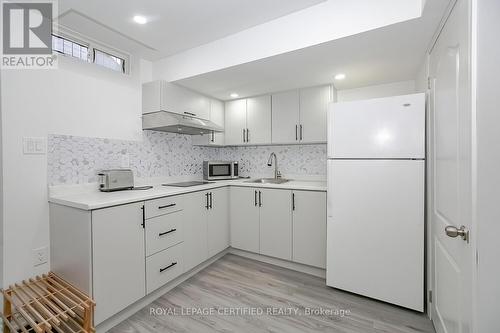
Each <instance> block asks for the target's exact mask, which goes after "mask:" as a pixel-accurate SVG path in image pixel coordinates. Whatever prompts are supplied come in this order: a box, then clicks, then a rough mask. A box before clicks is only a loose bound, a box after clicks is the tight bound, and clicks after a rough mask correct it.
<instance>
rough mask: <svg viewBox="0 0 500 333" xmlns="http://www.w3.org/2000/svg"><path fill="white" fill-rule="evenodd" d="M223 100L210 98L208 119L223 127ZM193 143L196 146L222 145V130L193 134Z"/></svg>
mask: <svg viewBox="0 0 500 333" xmlns="http://www.w3.org/2000/svg"><path fill="white" fill-rule="evenodd" d="M224 118H225V116H224V102H222V101H219V100H217V99H211V100H210V121H211V122H213V123H215V124H217V125H219V126H221V127H223V128H224V127H225V119H224ZM193 144H194V145H197V146H223V145H224V132H212V133H210V134H204V135H193Z"/></svg>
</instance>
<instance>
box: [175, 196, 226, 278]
mask: <svg viewBox="0 0 500 333" xmlns="http://www.w3.org/2000/svg"><path fill="white" fill-rule="evenodd" d="M184 204H185V211H184V235H185V237H184V251H183V253H184V271H188V270H190V269H192V268H193V267H195V266H196V265H198V264H200V263H202V262H203V261H205V260H207V259H208V258H210V257H211V256H213V255H215V254H217V253H219V252H221V251H222V250H224V249H226V248H227V247H228V246H229V220H228V218H229V216H228V206H227V205H228V188H227V187H221V188H217V189H212V190H209V191H203V192H194V193H189V194H186V195H184Z"/></svg>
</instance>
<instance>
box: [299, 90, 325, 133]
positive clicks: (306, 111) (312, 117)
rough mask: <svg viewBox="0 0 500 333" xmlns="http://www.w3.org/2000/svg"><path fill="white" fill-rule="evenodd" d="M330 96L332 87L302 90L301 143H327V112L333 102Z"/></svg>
mask: <svg viewBox="0 0 500 333" xmlns="http://www.w3.org/2000/svg"><path fill="white" fill-rule="evenodd" d="M330 96H331V87H330V86H320V87H312V88H306V89H301V90H300V125H299V139H300V142H302V143H316V142H326V139H327V133H326V132H327V112H328V103H329V102H330V101H331V97H330Z"/></svg>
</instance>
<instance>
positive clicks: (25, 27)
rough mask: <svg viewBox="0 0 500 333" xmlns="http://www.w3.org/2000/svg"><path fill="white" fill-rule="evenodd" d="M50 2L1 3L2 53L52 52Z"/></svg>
mask: <svg viewBox="0 0 500 333" xmlns="http://www.w3.org/2000/svg"><path fill="white" fill-rule="evenodd" d="M51 33H52V3H25V2H23V3H4V4H3V53H4V54H51V53H52V34H51Z"/></svg>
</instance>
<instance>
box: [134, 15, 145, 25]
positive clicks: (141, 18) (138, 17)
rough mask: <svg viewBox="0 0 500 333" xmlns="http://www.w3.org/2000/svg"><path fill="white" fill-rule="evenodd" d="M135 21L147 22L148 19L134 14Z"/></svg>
mask: <svg viewBox="0 0 500 333" xmlns="http://www.w3.org/2000/svg"><path fill="white" fill-rule="evenodd" d="M134 22H135V23H139V24H146V23H147V22H148V20H147V19H146V18H145V17H144V16H141V15H136V16H134Z"/></svg>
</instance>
